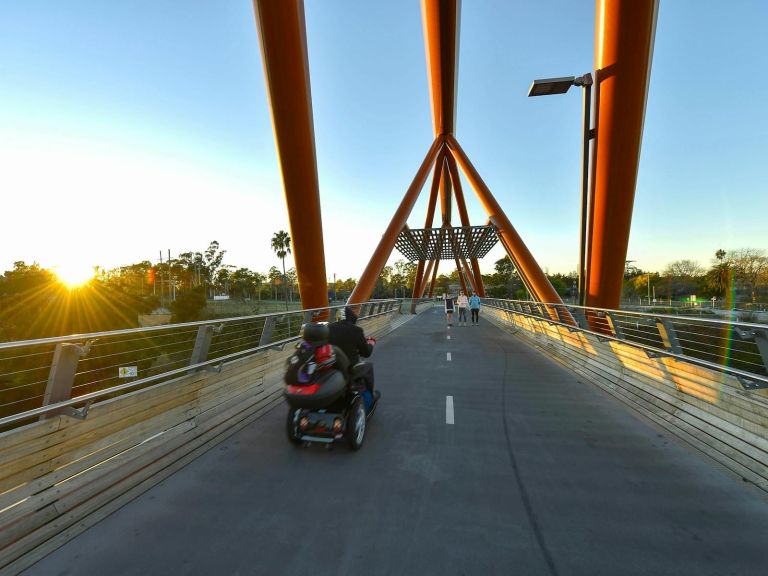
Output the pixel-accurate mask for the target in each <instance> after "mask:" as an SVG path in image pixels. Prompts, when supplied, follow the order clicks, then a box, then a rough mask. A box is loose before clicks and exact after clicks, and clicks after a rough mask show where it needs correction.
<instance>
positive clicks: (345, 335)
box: [328, 319, 373, 366]
mask: <svg viewBox="0 0 768 576" xmlns="http://www.w3.org/2000/svg"><path fill="white" fill-rule="evenodd" d="M328 329H329V330H330V333H331V334H330V338H329V339H328V341H329V342H330V343H331V344H333V345H334V346H338V347H339V348H341V349H342V350H343V351H344V354H346V355H347V358H349V365H350V366H354V365H355V364H357V363H358V362H360V356H363V357H364V358H368V356H370V355H371V352H373V346H371V345H370V344H368V342H367V341H366V339H365V333H364V332H363V329H362V328H360V327H359V326H355V325H354V324H353V323H352V321H351V320H349V319H346V320H340V321H339V322H334V323H333V324H331V325H330V326H328Z"/></svg>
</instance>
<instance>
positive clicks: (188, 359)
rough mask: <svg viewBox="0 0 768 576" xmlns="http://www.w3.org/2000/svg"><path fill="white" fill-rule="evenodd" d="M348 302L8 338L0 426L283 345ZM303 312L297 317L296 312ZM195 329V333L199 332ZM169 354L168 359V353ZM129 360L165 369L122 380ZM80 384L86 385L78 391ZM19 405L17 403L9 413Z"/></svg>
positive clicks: (378, 304)
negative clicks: (306, 323) (121, 373)
mask: <svg viewBox="0 0 768 576" xmlns="http://www.w3.org/2000/svg"><path fill="white" fill-rule="evenodd" d="M410 300H411V299H402V298H400V299H398V298H391V299H384V300H369V301H368V302H365V303H363V304H361V305H360V306H362V307H363V308H362V310H361V312H362V315H361V317H360V320H361V321H366V320H368V319H370V318H376V317H379V316H382V315H387V314H392V313H394V312H399V311H400V310H401V307H402V305H403V303H404V302H406V301H410ZM344 306H345V304H339V305H334V306H328V307H322V308H309V309H303V310H288V311H281V312H273V313H267V314H255V315H251V316H238V317H235V318H221V319H211V320H202V321H196V322H185V323H179V324H169V325H163V326H152V327H145V328H130V329H126V330H112V331H106V332H96V333H88V334H72V335H67V336H58V337H52V338H39V339H35V340H24V341H16V342H8V343H3V344H2V345H0V410H2V412H0V427H6V426H8V425H13V424H15V423H18V422H22V421H28V420H30V419H32V418H36V417H40V416H45V415H46V414H50V413H53V412H60V411H62V410H69V411H71V410H72V409H73V408H74V406H76V405H83V404H86V403H87V404H90V402H92V401H93V400H97V399H100V398H104V397H106V396H109V395H112V394H115V393H116V392H125V391H129V390H134V389H138V388H140V387H146V386H148V385H157V384H159V383H161V382H163V381H166V380H168V379H170V378H173V377H176V376H179V375H182V374H190V373H192V372H195V371H198V370H204V369H209V370H210V369H211V367H212V366H214V365H219V364H222V363H223V362H227V361H230V360H233V359H236V358H240V357H243V356H246V355H250V354H255V353H258V352H260V351H263V350H266V349H269V348H282V347H283V346H285V345H286V344H287V343H290V342H292V341H295V340H296V339H297V338H298V337H299V327H300V326H301V324H303V323H304V321H305V320H307V319H308V318H316V317H317V316H318V315H319V313H322V312H325V313H326V314H328V315H329V316H330V315H331V314H332V313H333V311H335V310H339V309H342V308H344ZM297 316H298V317H299V319H298V320H299V321H298V322H293V321H292V320H290V319H292V318H295V317H297ZM281 322H282V324H281ZM289 322H290V323H289ZM189 328H197V329H198V330H196V331H195V330H189ZM195 332H196V333H197V336H196V337H194V336H192V334H194V333H195ZM159 333H160V334H159ZM137 335H138V336H139V337H136V336H137ZM82 344H85V345H82ZM25 347H26V348H31V349H32V350H29V351H28V353H26V354H23V353H20V352H12V354H10V355H9V354H7V352H9V351H12V350H16V351H23V349H24V348H25ZM41 348H42V349H43V351H41ZM94 352H96V353H94ZM98 352H102V353H101V354H99V353H98ZM4 353H5V354H4ZM164 357H165V358H167V359H168V361H167V362H164V361H161V359H162V358H164ZM157 364H160V365H159V366H158V365H157ZM127 365H135V366H142V365H143V366H144V368H143V369H142V371H150V372H151V371H152V370H153V369H160V370H162V371H160V372H158V373H156V374H152V373H150V374H149V375H147V376H142V377H140V378H136V379H132V380H130V381H127V382H126V381H120V376H119V371H118V367H125V366H127ZM163 368H166V369H163ZM137 372H138V370H137ZM118 382H119V383H118ZM112 383H115V384H114V385H112ZM46 385H47V386H46ZM43 387H45V395H43V394H42V388H43ZM62 387H63V388H62ZM94 388H99V389H95V390H94ZM57 389H59V391H58V392H57V391H56V390H57ZM61 389H63V391H61ZM83 389H85V390H83ZM78 390H83V392H85V393H82V394H77V391H78ZM19 408H21V409H19ZM14 410H18V411H17V412H16V413H10V412H13V411H14ZM3 412H5V414H3Z"/></svg>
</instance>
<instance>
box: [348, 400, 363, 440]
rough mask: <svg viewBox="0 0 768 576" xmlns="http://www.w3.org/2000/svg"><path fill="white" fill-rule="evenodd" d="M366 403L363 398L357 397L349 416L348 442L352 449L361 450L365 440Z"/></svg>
mask: <svg viewBox="0 0 768 576" xmlns="http://www.w3.org/2000/svg"><path fill="white" fill-rule="evenodd" d="M365 421H366V416H365V405H364V404H363V399H362V398H360V397H357V398H355V400H354V401H353V402H352V407H351V408H350V409H349V416H347V433H346V438H347V444H349V447H350V448H351V449H352V450H360V448H362V446H363V441H364V440H365Z"/></svg>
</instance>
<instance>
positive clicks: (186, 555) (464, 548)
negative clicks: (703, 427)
mask: <svg viewBox="0 0 768 576" xmlns="http://www.w3.org/2000/svg"><path fill="white" fill-rule="evenodd" d="M372 360H373V361H374V363H375V368H376V381H377V385H378V387H379V389H380V390H381V391H382V392H383V398H382V401H381V404H380V405H379V408H378V410H377V412H376V415H375V416H374V418H373V419H372V420H371V421H370V422H369V425H370V427H369V429H368V435H367V438H366V441H365V445H364V446H363V448H362V450H361V451H360V452H357V453H353V452H351V451H349V450H348V449H347V448H346V447H345V446H343V445H339V446H338V447H337V448H336V449H335V450H333V451H326V450H325V449H323V448H320V447H311V448H295V447H293V446H291V445H289V443H288V442H287V440H286V439H285V437H284V418H285V411H284V410H283V409H282V408H281V409H279V410H274V411H273V412H271V413H270V414H268V415H267V416H265V417H264V418H262V419H261V420H259V421H257V422H256V423H254V424H253V425H252V426H250V427H249V428H247V429H245V430H243V431H241V432H239V433H238V434H236V435H234V436H233V437H232V438H230V439H229V440H228V441H226V442H225V443H223V444H221V445H219V446H218V447H216V448H214V449H213V450H211V451H210V452H208V453H206V454H205V455H203V456H202V457H200V458H199V459H197V460H196V461H195V462H193V463H191V464H190V465H189V466H187V467H186V468H185V469H183V470H182V471H180V472H179V473H177V474H176V475H174V476H173V477H171V478H169V479H167V480H166V481H164V482H163V483H162V484H160V485H158V486H156V487H155V488H153V489H151V490H150V491H148V492H146V493H145V494H143V495H142V496H140V497H139V498H138V499H136V500H134V501H133V502H132V503H130V504H128V505H127V506H125V507H124V508H122V509H121V510H119V511H117V512H116V513H115V514H113V515H112V516H110V517H109V518H107V519H106V520H104V521H102V522H101V523H99V524H98V525H96V526H95V527H93V528H91V529H90V530H88V531H86V532H84V533H83V534H81V535H80V536H79V537H77V538H76V539H75V540H73V541H71V542H70V543H68V544H67V545H65V546H64V547H63V548H61V549H59V550H57V551H56V552H54V553H53V554H51V555H50V556H48V557H47V558H45V559H43V560H42V561H40V562H39V563H37V564H36V565H35V566H34V567H32V568H31V569H29V570H28V571H27V572H26V574H29V575H62V576H63V575H74V574H94V575H95V574H109V575H111V576H119V575H134V574H135V575H144V574H173V575H181V574H189V575H213V574H224V575H230V574H231V575H236V574H241V575H245V574H249V575H250V574H269V575H277V574H280V575H282V574H285V575H302V576H306V575H308V574H311V575H312V576H321V575H329V576H330V575H334V576H336V575H347V574H350V575H351V574H366V575H369V574H371V575H377V574H381V575H393V574H395V575H397V574H405V575H410V574H414V575H431V574H434V575H441V576H444V575H454V574H456V575H459V574H467V575H470V574H472V575H473V574H477V575H484V576H485V575H490V574H505V575H510V574H516V575H524V576H535V575H562V576H566V575H582V574H583V575H589V576H597V575H603V574H604V575H623V576H627V575H632V574H638V575H639V574H653V575H663V574H670V575H672V574H674V575H687V574H690V575H695V576H707V575H712V576H723V575H727V574H734V575H739V576H747V575H752V574H754V575H764V574H766V571H767V570H768V568H767V566H768V562H767V561H768V552H767V550H768V548H767V547H766V542H768V498H766V496H765V495H764V493H762V492H760V491H758V490H757V489H756V488H754V487H753V486H751V485H749V484H746V483H744V482H742V481H741V480H740V478H738V477H736V476H734V475H733V474H731V473H730V472H728V471H726V470H724V469H722V468H721V467H719V466H718V465H717V464H715V463H714V462H713V461H711V460H710V459H708V458H707V457H705V456H703V455H702V454H700V453H699V452H697V451H695V450H693V449H691V448H689V447H688V446H686V445H684V444H682V443H680V442H679V441H677V440H676V439H675V438H674V437H671V436H670V435H669V434H668V433H667V432H666V431H664V430H662V429H660V428H658V427H656V426H655V425H654V424H653V423H650V422H648V421H647V420H645V419H643V418H642V417H641V416H639V415H638V414H636V413H635V412H632V411H631V410H629V409H628V408H626V407H625V406H624V405H623V404H621V403H620V402H619V401H618V400H616V399H614V398H613V397H611V396H609V395H608V394H606V393H604V392H603V391H601V390H600V389H599V388H597V387H596V386H593V385H590V384H589V383H585V382H581V381H579V380H578V378H577V377H575V376H574V375H573V374H572V373H570V372H568V371H566V370H565V369H563V368H562V367H560V366H559V365H557V364H555V363H553V362H551V361H550V360H549V359H547V358H545V357H544V356H542V355H540V354H539V353H538V352H537V351H535V350H533V349H531V348H529V347H527V346H526V345H525V344H522V343H520V342H519V341H517V340H516V339H515V338H514V337H512V336H510V335H508V334H506V333H504V332H502V331H500V330H499V329H497V328H496V327H494V326H493V325H491V324H489V323H488V322H487V321H485V320H484V319H482V318H481V324H480V325H479V326H466V327H465V326H461V327H459V326H454V327H452V328H450V329H448V328H447V327H446V326H445V320H444V316H443V314H442V311H441V310H439V309H437V308H435V309H434V310H429V311H426V312H424V313H423V314H421V315H420V316H419V317H417V318H415V319H414V320H413V321H411V322H409V323H407V324H406V325H404V326H403V327H401V328H400V329H398V330H397V331H395V332H394V333H392V334H391V335H389V336H387V337H386V338H382V339H381V340H380V342H379V345H378V346H377V349H376V350H375V352H374V355H373V357H372Z"/></svg>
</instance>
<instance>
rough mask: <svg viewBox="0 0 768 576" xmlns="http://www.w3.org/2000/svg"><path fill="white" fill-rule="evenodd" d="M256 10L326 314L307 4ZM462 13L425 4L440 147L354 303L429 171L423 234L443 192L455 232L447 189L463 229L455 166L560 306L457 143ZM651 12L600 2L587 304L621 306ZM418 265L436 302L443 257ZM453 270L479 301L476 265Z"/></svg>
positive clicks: (455, 7) (304, 290) (291, 202)
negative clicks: (306, 14) (436, 286)
mask: <svg viewBox="0 0 768 576" xmlns="http://www.w3.org/2000/svg"><path fill="white" fill-rule="evenodd" d="M253 5H254V13H255V16H256V25H257V30H258V33H259V41H260V44H261V48H262V59H263V63H264V73H265V76H266V80H267V90H268V95H269V101H270V108H271V112H272V119H273V124H274V129H275V140H276V143H277V149H278V156H279V159H280V167H281V171H282V176H283V183H284V187H285V196H286V203H287V205H288V213H289V217H290V225H291V236H292V238H293V243H294V255H295V260H296V270H297V274H298V278H299V286H300V294H301V299H302V304H303V305H304V306H305V307H308V308H311V307H322V306H325V305H327V303H328V297H327V284H326V273H325V264H324V262H325V259H324V254H323V238H322V222H321V216H320V201H319V189H318V182H317V166H316V159H315V143H314V128H313V122H312V103H311V91H310V83H309V66H308V60H307V45H306V30H305V24H304V4H303V0H280V1H279V2H278V1H273V0H253ZM460 11H461V4H460V1H459V0H422V22H423V28H424V43H425V49H426V55H427V67H428V77H429V86H430V98H431V103H432V120H433V128H434V134H435V139H434V141H433V143H432V146H431V147H430V149H429V151H428V152H427V154H426V156H425V158H424V160H423V162H422V164H421V166H420V167H419V170H418V171H417V173H416V176H415V177H414V179H413V181H412V183H411V185H410V187H409V188H408V190H407V191H406V193H405V196H404V197H403V199H402V201H401V203H400V206H399V207H398V209H397V211H396V212H395V215H394V216H393V218H392V220H391V222H390V224H389V226H388V227H387V229H386V230H385V232H384V234H383V235H382V238H381V241H380V242H379V245H378V246H377V248H376V250H375V251H374V253H373V255H372V257H371V260H370V262H369V263H368V265H367V266H366V269H365V270H364V272H363V274H362V276H361V277H360V281H359V282H358V284H357V286H356V287H355V289H354V291H353V292H352V295H351V296H350V299H349V301H350V303H354V304H357V303H362V302H364V301H366V300H367V299H368V298H369V297H370V295H371V293H372V292H373V289H374V286H375V283H376V280H377V278H378V276H379V274H380V273H381V270H382V269H383V268H384V265H385V264H386V261H387V259H388V258H389V255H390V254H391V252H392V250H393V248H394V246H395V242H396V240H397V237H398V235H399V233H400V232H401V231H402V230H403V228H404V227H405V226H406V223H407V220H408V217H409V215H410V213H411V211H412V209H413V206H414V204H415V202H416V200H417V198H418V196H419V194H420V192H421V188H422V187H423V185H424V182H425V181H426V179H427V177H428V174H429V172H430V170H433V182H432V189H431V193H430V201H429V208H428V214H427V222H428V227H430V226H431V225H432V220H433V216H434V210H435V204H436V198H437V193H438V190H439V193H440V197H441V212H442V225H447V226H450V220H451V191H454V192H455V195H456V199H457V206H458V209H459V214H460V218H461V220H462V225H465V226H466V225H468V218H467V217H466V207H465V206H464V196H463V191H462V190H461V184H460V180H459V176H458V170H457V169H456V165H458V166H459V167H460V168H461V169H462V171H463V172H464V174H465V176H466V177H467V179H468V180H469V182H470V184H471V185H472V188H473V189H474V190H475V192H476V194H477V196H478V198H479V199H480V202H481V204H482V205H483V206H484V208H485V210H486V212H487V213H488V216H489V220H490V222H492V223H493V224H494V225H495V226H496V228H497V230H498V233H499V238H500V240H501V244H502V246H503V247H504V249H505V250H506V252H507V254H508V255H509V257H510V259H511V260H512V262H513V263H514V265H515V267H516V268H517V270H518V272H519V273H520V276H521V278H522V279H523V282H524V283H525V285H526V287H527V288H528V290H529V291H530V292H531V294H532V296H533V297H534V298H535V299H536V300H539V301H542V302H550V303H561V300H560V297H559V296H558V295H557V293H556V292H555V290H554V288H553V287H552V285H551V284H550V282H549V280H548V279H547V277H546V275H545V274H544V273H543V272H542V270H541V268H540V267H539V265H538V264H537V263H536V261H535V259H534V258H533V256H532V254H531V253H530V251H529V250H528V249H527V247H526V246H525V244H524V243H523V241H522V239H521V238H520V236H519V235H518V234H517V232H516V231H515V229H514V227H513V226H512V224H511V222H510V221H509V219H508V218H507V216H506V215H505V214H504V212H503V210H502V209H501V207H500V206H499V204H498V202H497V201H496V200H495V198H494V197H493V195H492V194H491V192H490V190H489V188H488V187H487V186H486V184H485V182H483V180H482V178H481V177H480V175H479V173H478V172H477V170H476V169H475V167H474V166H473V165H472V163H471V162H470V160H469V158H468V157H467V155H466V154H465V153H464V151H463V150H462V148H461V146H460V145H459V143H458V141H457V140H456V137H455V135H454V132H455V116H456V84H457V78H458V74H457V66H456V65H457V56H458V54H457V52H458V28H459V26H458V23H459V14H460ZM657 11H658V0H598V2H597V27H596V42H595V50H596V53H595V65H596V68H597V70H596V84H595V86H596V89H595V100H596V106H595V132H596V139H595V145H594V151H593V158H594V159H593V163H592V176H593V177H592V194H591V201H590V204H589V209H588V221H587V249H586V250H587V258H586V279H585V280H586V286H587V297H586V303H587V305H589V306H597V307H606V308H610V307H616V306H617V305H618V298H619V296H620V292H621V282H622V277H623V270H624V268H623V267H624V260H625V259H626V249H627V243H628V238H629V225H630V221H631V216H632V202H633V199H634V187H635V181H636V178H637V168H638V159H639V154H640V141H641V138H642V127H643V119H644V118H643V117H644V113H645V101H646V93H647V89H648V79H649V76H650V63H651V53H652V48H653V40H654V34H655V25H656V15H657ZM425 266H426V263H425V262H420V263H419V266H418V268H417V270H418V274H417V277H416V281H415V283H414V295H417V296H418V295H421V294H423V292H424V291H425V290H426V286H427V279H428V277H429V272H430V269H431V272H432V279H431V282H430V288H429V293H430V295H432V293H433V290H434V284H435V278H436V275H437V269H438V266H439V260H436V261H433V262H430V265H429V267H428V268H427V270H425ZM456 266H457V270H458V272H459V276H460V278H461V279H462V283H463V282H464V272H466V277H467V278H468V279H470V282H472V281H474V282H473V284H474V286H475V288H476V290H477V291H478V292H479V293H481V294H482V293H483V290H484V289H483V286H482V276H481V275H480V270H479V266H478V265H477V262H476V261H475V260H473V261H471V262H470V263H469V265H467V264H465V265H464V266H462V264H461V263H459V262H457V263H456ZM463 268H464V270H463ZM553 316H555V315H554V313H553ZM566 320H568V321H572V319H570V318H567V319H566Z"/></svg>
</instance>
